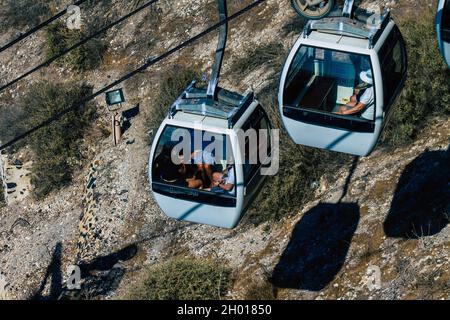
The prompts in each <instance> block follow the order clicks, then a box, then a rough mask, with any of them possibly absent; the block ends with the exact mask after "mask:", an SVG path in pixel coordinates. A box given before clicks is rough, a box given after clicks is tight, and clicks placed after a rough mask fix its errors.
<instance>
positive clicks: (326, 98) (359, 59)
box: [284, 46, 374, 120]
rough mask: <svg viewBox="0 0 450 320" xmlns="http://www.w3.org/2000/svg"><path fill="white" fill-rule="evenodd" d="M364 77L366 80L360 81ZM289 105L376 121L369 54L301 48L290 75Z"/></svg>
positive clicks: (288, 84)
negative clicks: (374, 117) (374, 118)
mask: <svg viewBox="0 0 450 320" xmlns="http://www.w3.org/2000/svg"><path fill="white" fill-rule="evenodd" d="M360 80H361V81H362V82H363V83H362V84H358V83H360ZM284 101H285V105H287V106H290V107H298V108H301V109H308V110H311V111H317V112H321V113H323V112H326V113H331V114H340V115H347V116H353V117H354V116H357V117H361V118H364V119H367V120H373V116H374V88H373V78H372V69H371V65H370V59H369V57H368V56H365V55H361V54H355V53H348V52H342V51H335V50H331V49H322V48H314V47H308V46H302V47H300V49H299V51H298V52H297V54H296V56H295V58H294V60H293V63H292V65H291V67H290V70H289V72H288V76H287V82H286V86H285V91H284Z"/></svg>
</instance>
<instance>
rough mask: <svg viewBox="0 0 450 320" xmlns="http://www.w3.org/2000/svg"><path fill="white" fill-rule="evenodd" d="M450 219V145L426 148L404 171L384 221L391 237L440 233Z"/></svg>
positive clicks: (387, 232)
mask: <svg viewBox="0 0 450 320" xmlns="http://www.w3.org/2000/svg"><path fill="white" fill-rule="evenodd" d="M449 219H450V148H447V150H443V151H425V152H424V153H422V154H421V155H419V156H418V157H417V158H415V159H414V160H413V161H412V162H411V163H409V164H408V165H407V166H406V168H405V169H404V170H403V172H402V174H401V176H400V179H399V182H398V184H397V187H396V190H395V193H394V197H393V199H392V203H391V207H390V210H389V213H388V215H387V217H386V219H385V221H384V232H385V234H386V236H388V237H394V238H405V239H407V238H412V239H417V238H421V237H425V236H432V235H435V234H437V233H439V232H440V231H441V230H442V229H443V228H445V227H446V226H447V224H448V223H449Z"/></svg>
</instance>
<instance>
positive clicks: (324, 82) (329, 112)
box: [278, 13, 407, 156]
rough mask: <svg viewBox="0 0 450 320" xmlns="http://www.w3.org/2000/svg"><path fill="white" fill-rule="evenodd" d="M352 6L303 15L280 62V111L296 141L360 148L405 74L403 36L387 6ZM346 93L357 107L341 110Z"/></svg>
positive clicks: (360, 152) (363, 151)
mask: <svg viewBox="0 0 450 320" xmlns="http://www.w3.org/2000/svg"><path fill="white" fill-rule="evenodd" d="M358 14H359V16H358V18H354V19H350V18H348V17H331V18H324V19H321V20H317V21H309V22H308V24H307V25H306V27H305V29H304V31H303V33H302V34H301V36H300V37H299V38H298V40H297V41H296V43H295V45H294V47H293V48H292V50H291V52H290V54H289V56H288V58H287V60H286V62H285V65H284V68H283V71H282V74H281V79H280V86H279V94H278V101H279V111H280V114H281V118H282V122H283V124H284V127H285V128H286V130H287V132H288V133H289V135H290V137H291V138H292V140H293V141H294V142H295V143H297V144H301V145H306V146H311V147H316V148H321V149H328V150H333V151H338V152H343V153H349V154H353V155H357V156H366V155H368V154H370V152H371V151H372V150H373V148H374V147H375V145H376V143H377V141H378V139H379V137H380V134H381V132H382V130H383V127H384V126H385V124H386V122H387V120H388V117H389V115H390V113H391V111H392V108H391V106H392V104H393V103H394V101H395V99H396V97H397V96H398V95H399V93H400V91H401V89H402V87H403V85H404V81H405V79H406V63H407V61H406V47H405V43H404V41H403V38H402V36H401V34H400V31H399V29H398V27H397V26H396V25H395V23H394V21H393V20H392V19H391V18H390V14H389V13H386V14H385V15H382V16H378V17H376V19H377V21H376V22H374V20H373V19H374V16H370V15H368V14H365V15H364V13H358ZM370 23H372V24H370ZM353 100H355V101H362V100H364V101H365V102H366V103H365V105H361V106H364V108H363V109H361V110H360V111H359V113H353V114H344V112H345V111H347V110H350V109H352V108H351V107H349V106H348V105H349V104H351V103H352V101H353ZM350 112H353V111H351V110H350Z"/></svg>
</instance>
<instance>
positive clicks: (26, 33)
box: [0, 0, 88, 53]
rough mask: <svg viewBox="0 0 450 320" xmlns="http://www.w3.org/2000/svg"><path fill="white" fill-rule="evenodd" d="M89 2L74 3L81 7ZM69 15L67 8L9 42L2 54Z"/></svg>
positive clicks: (79, 0) (84, 0)
mask: <svg viewBox="0 0 450 320" xmlns="http://www.w3.org/2000/svg"><path fill="white" fill-rule="evenodd" d="M86 1H88V0H78V1H76V2H75V3H74V5H76V6H80V5H82V4H83V3H84V2H86ZM66 13H67V8H65V9H64V10H62V11H60V12H58V13H57V14H56V15H54V16H53V17H51V18H49V19H47V20H45V21H44V22H41V23H40V24H38V25H37V26H35V27H32V28H31V29H29V30H28V31H26V32H24V33H22V34H20V35H19V36H18V37H17V38H15V39H14V40H12V41H10V42H8V43H7V44H5V45H3V46H2V47H1V48H0V53H2V52H3V51H5V50H6V49H8V48H10V47H12V46H13V45H15V44H16V43H18V42H20V41H22V40H23V39H25V38H28V37H29V36H31V35H32V34H34V33H35V32H37V31H39V30H41V29H42V28H44V27H45V26H48V25H49V24H50V23H52V22H53V21H55V20H58V19H59V18H61V17H62V16H63V15H65V14H66Z"/></svg>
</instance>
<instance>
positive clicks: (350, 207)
mask: <svg viewBox="0 0 450 320" xmlns="http://www.w3.org/2000/svg"><path fill="white" fill-rule="evenodd" d="M359 218H360V213H359V205H358V204H356V203H337V204H331V203H320V204H318V205H317V206H315V207H314V208H312V209H311V210H309V211H308V212H307V213H305V214H304V215H303V217H302V218H301V219H300V221H299V222H298V223H297V225H296V226H295V228H294V230H293V232H292V235H291V239H290V241H289V243H288V245H287V246H286V248H285V250H284V252H283V253H282V255H281V258H280V260H279V261H278V263H277V265H276V266H275V268H274V270H273V273H272V277H271V282H272V284H273V285H274V286H275V287H278V288H289V289H299V290H308V291H320V290H322V289H323V288H325V287H326V286H327V285H328V284H329V283H330V282H331V281H333V279H334V278H335V276H336V275H337V273H338V272H339V270H341V268H342V266H343V264H344V262H345V258H346V256H347V253H348V250H349V247H350V243H351V240H352V238H353V235H354V233H355V231H356V228H357V226H358V222H359Z"/></svg>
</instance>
